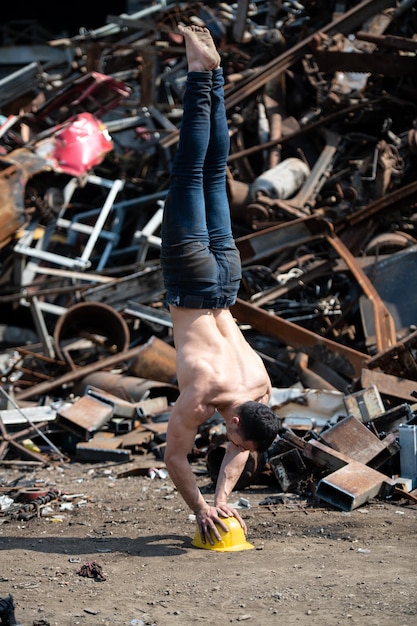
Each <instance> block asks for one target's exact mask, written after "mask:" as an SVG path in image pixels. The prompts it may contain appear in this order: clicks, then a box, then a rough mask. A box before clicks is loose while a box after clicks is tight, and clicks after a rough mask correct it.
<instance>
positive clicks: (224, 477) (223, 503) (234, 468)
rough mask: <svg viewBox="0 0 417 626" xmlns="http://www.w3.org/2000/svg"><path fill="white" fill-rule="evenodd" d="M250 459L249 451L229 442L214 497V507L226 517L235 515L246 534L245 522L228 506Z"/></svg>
mask: <svg viewBox="0 0 417 626" xmlns="http://www.w3.org/2000/svg"><path fill="white" fill-rule="evenodd" d="M248 458H249V450H242V449H241V448H239V446H236V445H235V444H234V443H232V442H231V441H229V442H228V444H227V447H226V453H225V455H224V457H223V461H222V464H221V466H220V471H219V476H218V479H217V484H216V493H215V496H214V505H215V506H216V508H217V510H219V511H220V512H222V513H224V515H226V516H230V515H233V516H234V517H236V518H237V519H238V520H239V522H240V525H241V526H242V528H243V530H244V531H245V533H246V532H247V530H246V524H245V522H244V521H243V520H242V518H241V517H240V515H239V514H238V513H237V511H235V510H234V509H231V508H230V507H229V506H228V504H227V500H228V498H229V496H230V494H231V493H232V491H233V487H234V486H235V485H236V483H237V481H238V480H239V478H240V476H241V474H242V472H243V470H244V469H245V465H246V461H247V460H248Z"/></svg>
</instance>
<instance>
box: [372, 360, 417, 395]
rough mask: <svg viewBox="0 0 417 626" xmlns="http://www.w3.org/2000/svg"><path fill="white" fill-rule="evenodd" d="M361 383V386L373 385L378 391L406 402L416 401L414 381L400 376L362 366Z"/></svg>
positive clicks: (416, 393) (416, 392)
mask: <svg viewBox="0 0 417 626" xmlns="http://www.w3.org/2000/svg"><path fill="white" fill-rule="evenodd" d="M361 384H362V386H363V387H370V386H371V385H375V386H376V387H377V389H378V391H379V392H380V393H383V394H384V395H387V396H393V397H394V398H400V399H401V400H404V401H407V402H417V390H416V383H415V381H412V380H407V379H406V378H401V377H400V376H392V375H391V374H385V372H379V371H378V370H370V369H367V368H364V369H363V370H362V375H361Z"/></svg>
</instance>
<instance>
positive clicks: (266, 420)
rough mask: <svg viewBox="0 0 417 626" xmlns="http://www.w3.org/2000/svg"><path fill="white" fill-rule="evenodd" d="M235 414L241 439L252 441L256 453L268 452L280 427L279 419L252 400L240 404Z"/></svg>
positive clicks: (264, 406)
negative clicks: (237, 416)
mask: <svg viewBox="0 0 417 626" xmlns="http://www.w3.org/2000/svg"><path fill="white" fill-rule="evenodd" d="M237 414H238V415H239V418H240V424H239V429H238V431H239V434H240V436H241V437H242V439H244V440H245V441H253V443H255V444H256V449H257V451H258V452H265V450H268V448H269V446H270V445H271V444H272V442H273V441H274V439H275V437H276V436H277V434H278V432H279V429H280V427H281V419H280V417H279V416H278V415H277V414H276V413H274V411H273V410H272V409H270V408H269V406H267V405H266V404H262V403H261V402H255V401H253V400H250V401H248V402H244V403H243V404H241V405H240V407H239V408H238V410H237Z"/></svg>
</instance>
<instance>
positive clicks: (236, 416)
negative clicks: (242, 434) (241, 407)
mask: <svg viewBox="0 0 417 626" xmlns="http://www.w3.org/2000/svg"><path fill="white" fill-rule="evenodd" d="M239 422H240V417H239V415H233V417H232V424H236V426H238V425H239Z"/></svg>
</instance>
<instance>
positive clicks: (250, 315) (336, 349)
mask: <svg viewBox="0 0 417 626" xmlns="http://www.w3.org/2000/svg"><path fill="white" fill-rule="evenodd" d="M231 310H232V313H233V315H234V316H235V317H236V319H237V320H238V321H239V322H241V323H244V324H250V325H251V326H252V328H254V329H255V330H257V331H258V332H260V333H263V334H264V335H267V336H269V337H275V338H277V339H280V340H281V341H283V342H284V343H286V344H287V345H290V346H292V347H294V348H297V349H299V350H302V351H303V352H306V353H311V350H312V349H313V348H317V347H321V348H324V349H325V350H328V351H330V352H332V353H336V354H338V355H339V356H340V357H341V358H342V361H343V363H344V365H346V366H347V370H348V371H349V373H350V375H351V376H352V377H353V376H356V377H358V376H360V373H361V371H362V368H363V367H365V364H366V362H367V360H368V359H369V356H367V355H366V354H363V353H362V352H359V351H357V350H354V349H352V348H349V347H347V346H344V345H342V344H339V343H337V342H336V341H332V340H330V339H326V338H324V337H321V336H320V335H317V334H316V333H314V332H312V331H311V330H307V329H305V328H302V327H301V326H298V325H297V324H294V323H292V322H289V321H288V320H285V319H283V318H282V317H280V316H278V315H274V314H273V313H269V312H268V311H264V310H263V309H259V308H258V307H256V306H253V305H251V304H249V303H248V302H245V301H244V300H241V299H239V298H238V299H237V302H236V304H235V305H234V306H233V307H232V309H231Z"/></svg>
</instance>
